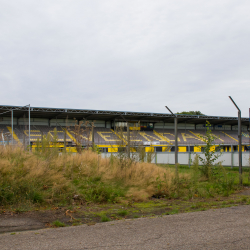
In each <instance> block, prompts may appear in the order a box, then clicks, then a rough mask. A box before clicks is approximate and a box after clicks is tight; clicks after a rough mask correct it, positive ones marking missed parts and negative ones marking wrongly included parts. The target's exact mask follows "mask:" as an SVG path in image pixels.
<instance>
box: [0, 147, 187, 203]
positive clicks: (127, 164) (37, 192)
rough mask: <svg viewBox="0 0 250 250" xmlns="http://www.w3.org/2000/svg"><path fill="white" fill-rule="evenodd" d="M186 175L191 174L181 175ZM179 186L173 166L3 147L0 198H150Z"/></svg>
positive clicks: (14, 200) (5, 200) (63, 200)
mask: <svg viewBox="0 0 250 250" xmlns="http://www.w3.org/2000/svg"><path fill="white" fill-rule="evenodd" d="M181 178H182V179H185V178H189V177H188V175H187V174H186V175H182V176H181ZM172 192H175V174H174V172H173V171H171V170H170V169H166V168H162V167H159V166H157V165H154V164H151V163H141V162H135V161H132V160H130V159H126V158H116V157H113V156H111V157H110V158H106V159H103V158H101V156H100V155H98V154H96V153H95V152H92V151H90V150H88V151H83V152H82V153H81V154H69V153H65V154H62V155H60V156H59V155H58V154H55V150H54V149H53V150H51V154H48V151H46V154H44V153H43V152H34V153H32V152H27V151H24V150H23V149H22V148H19V147H15V148H11V147H5V148H4V147H0V204H2V205H11V204H18V203H20V202H25V201H31V202H33V203H37V202H40V203H41V202H54V203H55V202H56V203H70V202H72V198H73V197H78V199H79V200H81V201H95V202H103V201H111V202H117V201H119V200H120V199H126V198H129V199H134V200H146V199H148V198H149V197H151V196H153V195H163V194H164V195H166V196H168V195H171V193H172Z"/></svg>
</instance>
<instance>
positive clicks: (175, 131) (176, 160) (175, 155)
mask: <svg viewBox="0 0 250 250" xmlns="http://www.w3.org/2000/svg"><path fill="white" fill-rule="evenodd" d="M174 133H175V151H174V158H175V159H174V162H175V169H176V171H177V164H178V118H177V116H176V117H175V118H174Z"/></svg>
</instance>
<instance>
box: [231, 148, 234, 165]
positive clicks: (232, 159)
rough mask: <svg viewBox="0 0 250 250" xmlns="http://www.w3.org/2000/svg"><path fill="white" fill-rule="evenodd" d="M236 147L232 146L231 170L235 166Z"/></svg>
mask: <svg viewBox="0 0 250 250" xmlns="http://www.w3.org/2000/svg"><path fill="white" fill-rule="evenodd" d="M233 151H234V147H233V145H231V168H232V169H233V166H234V154H233V153H234V152H233Z"/></svg>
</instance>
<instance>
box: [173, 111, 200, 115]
mask: <svg viewBox="0 0 250 250" xmlns="http://www.w3.org/2000/svg"><path fill="white" fill-rule="evenodd" d="M177 114H182V115H205V114H203V113H201V111H182V112H177Z"/></svg>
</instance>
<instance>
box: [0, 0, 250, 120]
mask: <svg viewBox="0 0 250 250" xmlns="http://www.w3.org/2000/svg"><path fill="white" fill-rule="evenodd" d="M0 2H1V6H2V7H1V10H0V30H1V32H0V67H1V71H0V86H1V102H2V104H9V105H12V104H13V105H24V104H27V103H31V105H32V106H54V107H69V108H89V109H108V110H133V111H149V112H166V110H165V108H164V106H165V105H168V106H169V107H171V109H172V110H173V111H174V112H177V111H182V110H201V111H202V112H203V113H206V114H209V115H228V116H236V115H237V113H236V110H235V108H234V107H233V106H232V104H231V103H230V100H229V99H228V95H232V96H233V98H234V99H235V101H236V102H237V103H238V105H239V106H240V107H241V108H242V114H243V115H244V116H248V108H249V107H250V101H249V98H248V93H249V90H250V72H249V66H250V62H249V58H250V50H249V46H248V44H249V39H250V28H249V21H250V20H249V19H250V17H249V14H248V10H249V7H250V3H249V2H248V1H240V2H236V1H233V0H227V1H226V0H222V1H219V2H218V1H214V0H212V1H209V2H203V1H198V0H185V1H184V0H182V1H170V0H169V1H166V0H164V1H163V0H159V1H149V0H144V1H142V0H133V1H132V0H131V1H130V0H127V1H115V0H112V1H111V0H108V1H96V0H93V1H82V0H81V1H80V0H75V1H69V0H60V1H59V0H55V1H48V0H44V1H40V2H37V1H31V0H20V1H18V2H14V1H0Z"/></svg>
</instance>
